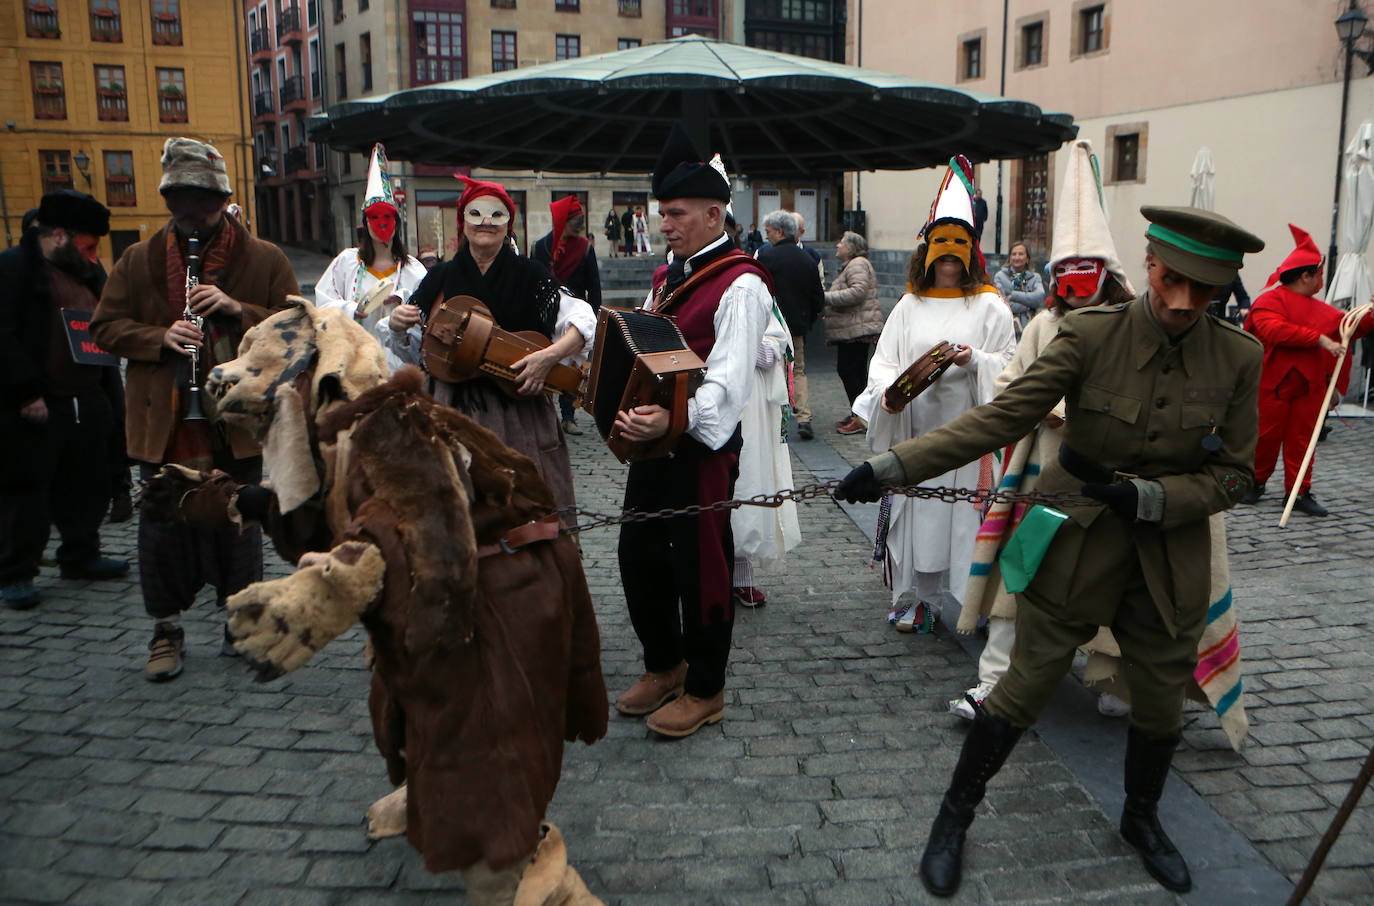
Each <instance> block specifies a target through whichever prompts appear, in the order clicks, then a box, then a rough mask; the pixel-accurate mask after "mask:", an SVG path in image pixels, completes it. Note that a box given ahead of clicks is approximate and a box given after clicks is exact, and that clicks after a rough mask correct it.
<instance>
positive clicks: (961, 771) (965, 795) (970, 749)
mask: <svg viewBox="0 0 1374 906" xmlns="http://www.w3.org/2000/svg"><path fill="white" fill-rule="evenodd" d="M1022 732H1023V731H1022V729H1021V728H1020V727H1015V726H1012V725H1011V723H1009V722H1008V721H1006V720H1003V719H1002V718H1000V717H995V716H994V715H992V714H989V713H988V712H987V711H985V710H984V709H983V706H982V705H981V704H979V705H975V706H974V716H973V727H972V729H970V730H969V733H968V738H966V739H965V740H964V748H963V749H962V750H961V751H960V752H959V763H958V764H956V765H955V766H954V776H953V777H952V778H950V782H949V789H948V790H946V791H945V798H944V800H943V801H941V803H940V811H939V812H938V813H937V814H936V815H935V822H934V823H933V824H931V826H930V837H929V838H928V839H927V840H926V849H925V852H924V853H922V854H921V883H922V884H924V885H925V886H926V890H928V891H930V892H931V893H933V894H935V896H937V897H947V896H951V895H953V894H954V892H955V891H956V890H958V889H959V876H960V874H961V872H962V870H963V861H964V833H965V832H966V831H967V830H968V827H969V825H970V824H972V823H973V810H974V809H975V808H976V807H977V806H978V803H980V802H982V801H983V794H984V793H985V792H986V791H987V786H988V781H989V780H991V779H992V777H993V775H994V774H996V773H997V772H998V771H999V770H1000V769H1001V767H1002V762H1004V761H1006V760H1007V756H1008V755H1009V754H1011V750H1012V749H1013V748H1014V747H1015V746H1016V741H1017V740H1018V739H1020V738H1021V733H1022Z"/></svg>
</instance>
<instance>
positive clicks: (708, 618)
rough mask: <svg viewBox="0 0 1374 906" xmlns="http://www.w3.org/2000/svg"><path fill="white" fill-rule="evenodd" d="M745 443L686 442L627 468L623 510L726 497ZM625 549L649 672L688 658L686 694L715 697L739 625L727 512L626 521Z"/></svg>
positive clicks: (623, 572) (625, 580) (628, 597)
mask: <svg viewBox="0 0 1374 906" xmlns="http://www.w3.org/2000/svg"><path fill="white" fill-rule="evenodd" d="M740 443H741V441H740V432H739V429H738V428H737V429H736V430H735V435H734V437H732V438H731V439H730V441H729V442H728V443H726V444H725V446H724V447H722V448H721V449H720V450H708V449H707V448H706V447H705V446H704V445H702V444H701V443H699V442H697V441H696V440H693V439H692V438H690V437H684V438H683V440H682V441H681V442H680V443H679V444H678V446H677V452H676V453H675V454H674V455H673V456H670V457H667V458H664V459H655V460H649V461H647V462H638V463H635V464H633V465H631V466H630V474H629V477H628V479H627V480H626V482H625V508H626V509H627V510H630V509H634V510H660V509H678V508H680V507H684V506H689V505H691V504H706V503H712V502H714V501H718V500H729V499H730V498H731V496H733V494H734V492H735V479H736V478H737V477H739V449H740ZM619 553H620V578H621V582H622V584H623V585H624V588H625V603H626V604H627V605H628V607H629V610H630V622H631V623H632V624H633V625H634V629H635V634H636V635H637V636H639V642H640V644H641V645H642V646H643V648H644V669H645V670H648V671H651V672H654V673H659V672H662V671H664V670H671V669H672V668H673V667H676V666H677V665H678V664H679V663H681V662H682V661H683V660H686V661H687V682H686V688H687V692H688V693H689V694H691V695H696V696H699V697H701V698H710V697H711V696H713V695H715V694H716V693H717V692H719V691H720V690H721V689H723V688H724V687H725V665H726V662H727V661H728V660H729V657H730V638H731V634H732V633H733V631H734V625H735V612H734V604H733V602H732V601H731V598H730V580H731V574H732V570H733V569H734V560H735V542H734V538H733V536H732V535H731V533H730V513H729V511H726V510H721V511H719V512H714V513H703V514H701V515H698V516H676V517H673V518H671V519H651V520H647V521H645V522H637V523H635V522H632V523H626V524H625V525H623V526H622V527H621V529H620V552H619Z"/></svg>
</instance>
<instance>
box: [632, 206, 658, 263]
mask: <svg viewBox="0 0 1374 906" xmlns="http://www.w3.org/2000/svg"><path fill="white" fill-rule="evenodd" d="M640 252H643V253H644V254H646V255H652V254H653V253H654V247H653V246H651V245H649V219H648V218H647V217H645V216H644V209H643V208H635V254H636V255H638V254H639V253H640Z"/></svg>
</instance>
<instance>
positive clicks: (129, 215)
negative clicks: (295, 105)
mask: <svg viewBox="0 0 1374 906" xmlns="http://www.w3.org/2000/svg"><path fill="white" fill-rule="evenodd" d="M239 21H241V10H240V7H239V3H238V2H237V0H196V2H194V3H190V2H186V0H80V2H78V0H14V2H11V3H7V4H5V5H4V9H3V11H0V109H3V110H4V111H5V120H6V123H5V126H6V128H5V131H4V132H3V133H0V168H2V170H0V188H3V192H0V202H2V203H3V204H0V218H2V219H3V221H4V232H5V241H6V243H7V244H14V243H16V242H18V241H19V236H20V223H21V220H22V218H23V215H24V212H25V211H27V210H28V209H30V208H33V207H37V205H38V201H39V199H40V198H41V197H42V195H43V194H44V193H45V192H50V191H53V190H56V189H63V188H69V189H78V190H80V191H83V192H89V193H91V194H92V195H94V196H95V197H96V198H97V199H98V200H100V201H101V202H102V203H104V204H106V205H108V206H109V208H110V211H111V217H110V235H109V236H108V237H107V238H105V239H103V240H101V244H100V254H101V257H102V259H103V260H104V262H105V264H106V266H109V265H111V264H112V263H113V261H114V260H115V259H116V258H117V257H118V256H119V254H120V253H122V252H123V250H124V249H125V248H127V247H128V246H130V245H132V244H133V243H135V242H137V241H139V240H140V239H146V238H147V237H148V236H150V235H151V234H152V233H153V232H155V231H156V230H157V229H159V228H160V227H161V226H162V225H163V223H165V222H166V220H167V209H166V207H165V206H164V205H163V202H162V197H161V195H159V194H158V191H157V187H158V183H159V181H160V180H161V177H162V167H161V163H160V161H161V156H162V145H163V142H165V141H166V139H167V138H169V137H172V136H178V135H187V136H192V137H194V138H198V139H201V140H203V141H208V142H211V143H212V144H214V145H215V147H216V148H218V149H219V151H220V153H221V154H223V155H224V158H225V164H226V166H227V168H228V171H229V180H230V184H231V185H232V186H233V189H234V197H235V198H236V199H237V200H239V201H240V202H246V200H248V199H251V198H253V193H254V183H253V171H252V149H251V147H250V145H249V140H248V134H249V114H248V89H247V77H246V73H245V71H244V67H243V62H244V60H246V58H247V57H246V50H247V49H246V47H245V46H244V45H243V42H242V41H241V40H236V37H237V36H240V35H241V34H242V29H241V28H239V27H238V22H239Z"/></svg>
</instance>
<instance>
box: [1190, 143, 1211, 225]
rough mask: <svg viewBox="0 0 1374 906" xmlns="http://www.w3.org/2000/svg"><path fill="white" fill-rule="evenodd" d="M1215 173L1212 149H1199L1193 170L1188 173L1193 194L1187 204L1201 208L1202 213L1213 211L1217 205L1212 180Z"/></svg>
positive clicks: (1194, 159)
mask: <svg viewBox="0 0 1374 906" xmlns="http://www.w3.org/2000/svg"><path fill="white" fill-rule="evenodd" d="M1216 173H1217V171H1216V170H1215V169H1214V168H1213V167H1212V149H1211V148H1207V147H1202V148H1199V149H1198V151H1197V156H1196V157H1194V158H1193V169H1192V170H1190V171H1188V178H1189V179H1190V180H1192V183H1193V194H1192V197H1191V198H1190V199H1189V201H1188V204H1190V205H1192V206H1193V207H1195V208H1202V209H1203V210H1204V211H1210V210H1213V209H1214V208H1215V207H1216V203H1217V191H1216V187H1215V186H1214V185H1213V182H1212V179H1213V177H1214V176H1216Z"/></svg>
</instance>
